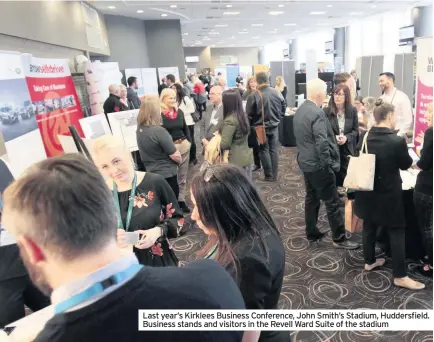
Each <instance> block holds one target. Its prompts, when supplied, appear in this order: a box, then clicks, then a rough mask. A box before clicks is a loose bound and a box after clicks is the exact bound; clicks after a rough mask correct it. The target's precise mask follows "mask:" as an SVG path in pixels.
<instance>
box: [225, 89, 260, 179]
mask: <svg viewBox="0 0 434 342" xmlns="http://www.w3.org/2000/svg"><path fill="white" fill-rule="evenodd" d="M223 120H224V121H223V126H222V129H221V136H222V142H221V145H220V147H221V149H222V151H226V150H229V163H231V164H234V165H237V166H239V167H241V168H243V169H244V170H245V171H246V174H247V176H248V177H249V179H251V178H252V164H253V154H252V150H251V149H250V148H249V143H248V138H249V132H250V125H249V119H248V118H247V115H246V113H245V112H244V109H243V101H242V100H241V95H240V92H239V91H238V90H237V89H229V90H226V91H225V92H224V93H223Z"/></svg>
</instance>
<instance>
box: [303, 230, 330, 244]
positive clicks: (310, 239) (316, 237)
mask: <svg viewBox="0 0 434 342" xmlns="http://www.w3.org/2000/svg"><path fill="white" fill-rule="evenodd" d="M327 233H328V231H327V232H324V233H323V232H319V233H318V234H316V235H313V236H309V237H308V238H307V239H308V241H309V242H316V241H317V240H321V239H322V238H323V237H324V236H326V235H327Z"/></svg>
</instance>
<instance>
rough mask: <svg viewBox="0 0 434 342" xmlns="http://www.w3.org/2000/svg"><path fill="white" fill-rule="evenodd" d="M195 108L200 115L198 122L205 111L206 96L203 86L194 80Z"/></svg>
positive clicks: (196, 79)
mask: <svg viewBox="0 0 434 342" xmlns="http://www.w3.org/2000/svg"><path fill="white" fill-rule="evenodd" d="M193 92H194V93H195V95H196V96H195V101H196V107H197V110H198V112H199V115H200V120H202V112H204V111H206V101H207V99H208V98H207V95H206V91H205V86H204V84H203V83H202V81H201V80H200V79H198V78H197V77H195V78H194V88H193Z"/></svg>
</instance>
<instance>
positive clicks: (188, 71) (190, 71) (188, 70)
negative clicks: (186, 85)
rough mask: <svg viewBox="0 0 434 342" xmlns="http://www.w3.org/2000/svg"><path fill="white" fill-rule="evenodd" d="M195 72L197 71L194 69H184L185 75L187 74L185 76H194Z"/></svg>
mask: <svg viewBox="0 0 434 342" xmlns="http://www.w3.org/2000/svg"><path fill="white" fill-rule="evenodd" d="M196 72H197V69H196V68H187V69H186V73H187V75H195V74H196Z"/></svg>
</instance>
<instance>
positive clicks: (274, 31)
mask: <svg viewBox="0 0 434 342" xmlns="http://www.w3.org/2000/svg"><path fill="white" fill-rule="evenodd" d="M267 33H272V34H274V33H277V32H276V31H268V32H267Z"/></svg>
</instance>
